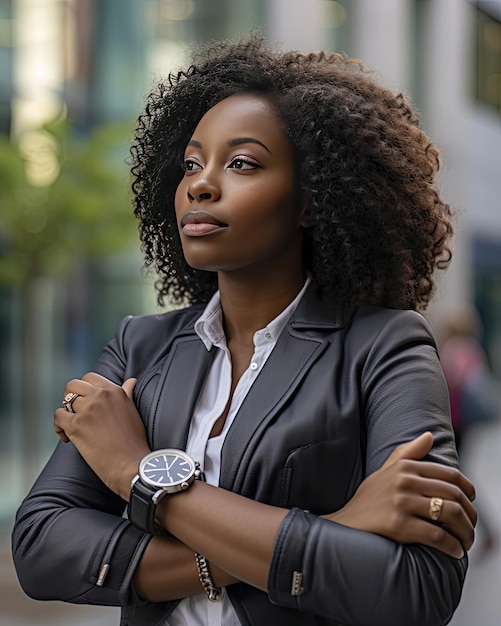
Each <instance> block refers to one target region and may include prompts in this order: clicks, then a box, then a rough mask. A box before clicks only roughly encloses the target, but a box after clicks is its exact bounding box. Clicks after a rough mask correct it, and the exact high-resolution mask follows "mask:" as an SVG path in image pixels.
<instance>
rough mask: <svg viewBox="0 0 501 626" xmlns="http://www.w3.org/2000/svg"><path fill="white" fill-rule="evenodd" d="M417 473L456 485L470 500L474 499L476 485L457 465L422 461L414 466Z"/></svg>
mask: <svg viewBox="0 0 501 626" xmlns="http://www.w3.org/2000/svg"><path fill="white" fill-rule="evenodd" d="M413 469H415V471H416V473H417V474H419V475H420V476H423V477H426V478H435V479H437V480H442V481H444V482H447V483H450V484H451V485H456V486H457V487H458V488H459V489H461V491H462V492H463V493H464V494H466V496H467V498H468V499H469V500H470V501H472V502H473V501H474V500H475V497H476V494H475V486H474V485H473V483H472V482H471V480H470V479H469V478H467V477H466V476H465V475H464V474H463V473H462V472H461V471H459V470H458V469H456V468H455V467H450V466H449V465H443V464H441V463H434V462H429V461H421V462H419V463H416V464H415V466H414V468H413Z"/></svg>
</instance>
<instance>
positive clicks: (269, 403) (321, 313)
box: [220, 287, 342, 491]
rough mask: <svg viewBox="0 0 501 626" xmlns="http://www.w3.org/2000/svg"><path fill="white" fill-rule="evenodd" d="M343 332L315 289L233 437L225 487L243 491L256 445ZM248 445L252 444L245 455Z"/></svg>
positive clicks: (225, 460) (224, 465)
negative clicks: (336, 334) (332, 336)
mask: <svg viewBox="0 0 501 626" xmlns="http://www.w3.org/2000/svg"><path fill="white" fill-rule="evenodd" d="M341 327H342V323H341V321H340V319H339V318H338V317H337V316H336V315H334V314H333V313H332V312H329V311H327V310H326V309H325V307H324V305H322V304H321V303H320V302H319V301H318V300H317V298H316V297H315V295H314V292H313V290H312V289H311V287H310V289H308V291H307V292H306V294H305V296H304V297H303V300H302V301H301V303H300V304H299V306H298V308H297V310H296V313H295V314H294V316H293V318H292V319H291V321H290V322H289V324H288V325H287V327H286V328H285V329H284V330H283V332H282V333H281V335H280V337H279V338H278V341H277V344H276V346H275V348H274V349H273V351H272V353H271V354H270V356H269V357H268V360H267V361H266V363H265V365H264V367H263V369H262V370H261V372H260V374H259V376H258V377H257V378H256V380H255V381H254V384H253V385H252V387H251V389H250V391H249V393H248V394H247V396H246V398H245V400H244V401H243V403H242V406H241V407H240V409H239V411H238V413H237V415H236V416H235V419H234V421H233V424H232V425H231V427H230V430H229V431H228V435H227V436H226V439H225V442H224V445H223V450H222V458H221V474H220V476H221V482H220V485H221V486H222V487H225V488H226V489H231V490H235V491H239V490H240V488H241V483H242V481H243V480H244V478H245V467H246V466H247V464H248V462H249V460H250V459H251V458H252V451H253V441H254V442H255V441H257V440H258V439H259V434H260V433H261V432H262V431H263V430H264V429H265V428H266V426H267V424H268V423H269V422H270V421H271V420H272V419H274V417H275V416H276V415H277V413H278V412H279V411H280V410H281V408H282V406H283V405H284V403H285V402H286V401H287V400H288V399H289V398H290V396H291V395H292V394H293V393H294V391H295V390H296V389H297V387H298V386H299V385H300V384H301V381H302V380H303V378H304V376H305V375H306V373H307V371H308V370H309V368H310V367H311V365H312V364H313V363H314V362H315V361H316V360H317V359H318V358H319V356H320V355H321V354H322V353H323V351H324V350H325V348H326V347H327V346H328V344H329V337H328V335H329V333H330V332H332V331H333V330H335V329H337V328H341ZM242 442H246V443H245V445H246V447H245V449H244V450H242Z"/></svg>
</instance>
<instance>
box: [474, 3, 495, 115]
mask: <svg viewBox="0 0 501 626" xmlns="http://www.w3.org/2000/svg"><path fill="white" fill-rule="evenodd" d="M475 51H476V59H475V61H476V62H475V68H474V90H475V96H476V98H477V100H479V101H481V102H483V103H485V104H487V105H489V106H491V107H493V108H494V109H497V111H498V112H499V111H501V5H500V4H498V3H497V2H478V4H477V6H476V16H475Z"/></svg>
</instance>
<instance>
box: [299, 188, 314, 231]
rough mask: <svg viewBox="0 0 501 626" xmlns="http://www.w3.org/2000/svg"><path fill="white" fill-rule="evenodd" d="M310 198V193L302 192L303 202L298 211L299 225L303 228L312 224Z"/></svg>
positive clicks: (311, 203)
mask: <svg viewBox="0 0 501 626" xmlns="http://www.w3.org/2000/svg"><path fill="white" fill-rule="evenodd" d="M312 206H313V202H312V198H311V194H310V193H305V194H304V199H303V204H302V206H301V210H300V213H299V225H300V226H302V227H303V228H311V227H312V226H313V220H312V217H311V213H312Z"/></svg>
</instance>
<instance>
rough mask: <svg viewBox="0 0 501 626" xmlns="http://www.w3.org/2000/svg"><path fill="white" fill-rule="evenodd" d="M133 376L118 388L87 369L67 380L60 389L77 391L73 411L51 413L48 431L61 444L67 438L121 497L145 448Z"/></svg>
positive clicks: (125, 494)
mask: <svg viewBox="0 0 501 626" xmlns="http://www.w3.org/2000/svg"><path fill="white" fill-rule="evenodd" d="M135 384H136V379H135V378H129V379H127V380H126V381H125V382H124V384H123V385H122V386H119V385H115V384H114V383H112V382H111V381H109V380H108V379H107V378H104V377H103V376H100V375H99V374H96V373H93V372H91V373H89V374H86V375H85V376H83V377H82V379H81V380H78V379H75V380H71V381H70V382H69V383H68V384H67V385H66V389H65V391H64V395H66V394H67V393H69V392H73V393H77V394H78V396H77V397H76V398H75V400H74V401H73V403H72V408H73V410H74V411H75V412H74V413H71V412H69V411H66V410H65V409H64V408H61V409H57V410H56V411H55V413H54V430H55V431H56V433H57V434H58V435H59V437H60V439H61V440H62V441H64V442H68V441H71V442H72V443H73V444H74V445H75V446H76V447H77V449H78V451H79V452H80V454H81V455H82V457H83V458H84V459H85V461H86V462H87V463H88V464H89V465H90V467H91V468H92V469H93V470H94V472H95V473H96V474H97V475H98V476H99V477H100V478H101V480H102V481H103V482H104V483H105V484H106V485H107V486H108V487H109V488H110V489H111V490H112V491H114V492H115V493H117V494H118V495H120V496H121V497H122V498H124V500H128V498H129V492H130V483H131V480H132V478H133V477H134V476H135V474H136V473H137V469H138V467H139V461H140V460H141V459H142V458H143V456H144V455H145V454H148V452H150V448H149V446H148V442H147V439H146V432H145V428H144V425H143V422H142V420H141V417H140V416H139V414H138V412H137V410H136V407H135V405H134V402H133V401H132V393H133V391H134V386H135Z"/></svg>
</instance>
